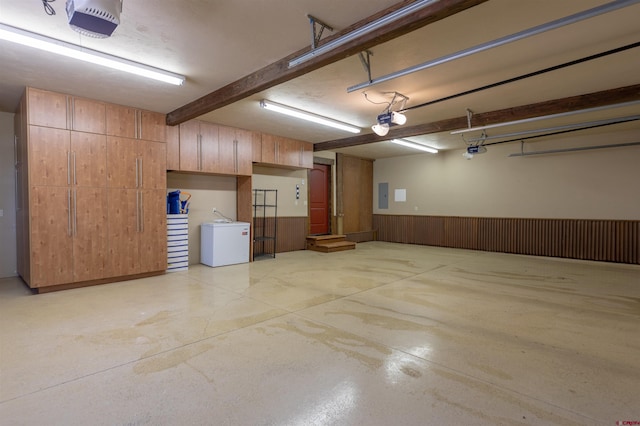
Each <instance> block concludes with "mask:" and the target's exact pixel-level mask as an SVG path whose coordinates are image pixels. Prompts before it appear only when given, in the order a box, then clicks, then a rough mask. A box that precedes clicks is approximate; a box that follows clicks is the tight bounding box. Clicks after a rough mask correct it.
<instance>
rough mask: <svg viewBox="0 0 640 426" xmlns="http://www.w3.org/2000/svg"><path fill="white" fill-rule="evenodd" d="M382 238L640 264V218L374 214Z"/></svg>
mask: <svg viewBox="0 0 640 426" xmlns="http://www.w3.org/2000/svg"><path fill="white" fill-rule="evenodd" d="M373 227H374V230H375V231H377V238H378V240H379V241H388V242H398V243H408V244H422V245H431V246H441V247H453V248H463V249H472V250H485V251H495V252H503V253H516V254H528V255H534V256H552V257H566V258H571V259H583V260H597V261H605V262H620V263H632V264H640V221H632V220H588V219H520V218H485V217H449V216H408V215H374V216H373Z"/></svg>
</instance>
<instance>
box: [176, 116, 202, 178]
mask: <svg viewBox="0 0 640 426" xmlns="http://www.w3.org/2000/svg"><path fill="white" fill-rule="evenodd" d="M180 170H182V171H185V172H199V171H200V125H199V124H198V122H197V121H195V120H191V121H187V122H186V123H182V124H181V125H180Z"/></svg>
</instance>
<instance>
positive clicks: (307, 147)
mask: <svg viewBox="0 0 640 426" xmlns="http://www.w3.org/2000/svg"><path fill="white" fill-rule="evenodd" d="M300 144H301V148H300V154H301V156H302V162H301V163H300V165H301V166H302V167H304V168H306V169H313V144H311V143H307V142H301V143H300Z"/></svg>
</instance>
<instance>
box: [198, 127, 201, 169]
mask: <svg viewBox="0 0 640 426" xmlns="http://www.w3.org/2000/svg"><path fill="white" fill-rule="evenodd" d="M197 155H198V170H202V135H198V154H197Z"/></svg>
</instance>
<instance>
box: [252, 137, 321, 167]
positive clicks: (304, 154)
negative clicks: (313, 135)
mask: <svg viewBox="0 0 640 426" xmlns="http://www.w3.org/2000/svg"><path fill="white" fill-rule="evenodd" d="M261 148H262V149H261V154H262V155H261V159H260V163H263V164H274V165H278V166H286V167H295V168H301V167H302V168H313V145H312V144H310V143H308V142H302V141H298V140H295V139H289V138H285V137H282V136H274V135H269V134H266V133H263V134H262V142H261Z"/></svg>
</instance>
